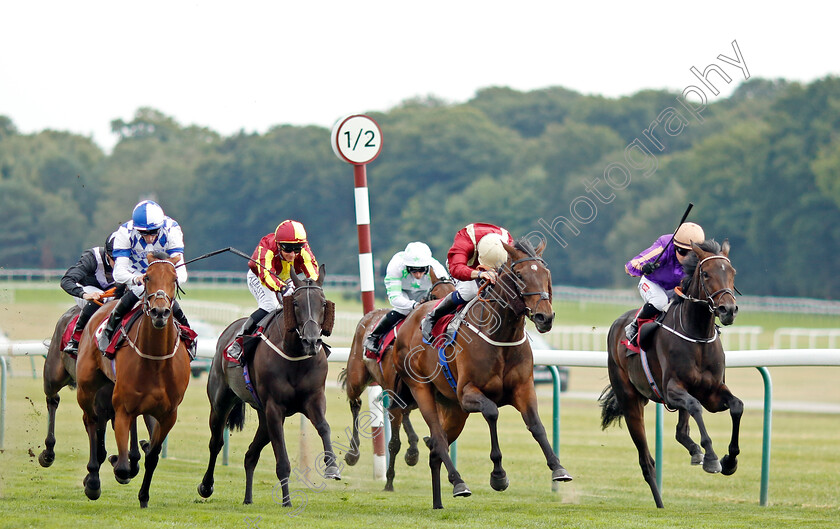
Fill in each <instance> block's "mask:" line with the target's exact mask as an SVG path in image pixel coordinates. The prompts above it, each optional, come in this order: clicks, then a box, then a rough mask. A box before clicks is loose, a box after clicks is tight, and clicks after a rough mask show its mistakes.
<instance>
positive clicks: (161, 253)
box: [152, 250, 169, 261]
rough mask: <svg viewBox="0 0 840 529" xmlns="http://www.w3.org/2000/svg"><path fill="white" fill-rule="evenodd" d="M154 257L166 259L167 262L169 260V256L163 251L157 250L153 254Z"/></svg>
mask: <svg viewBox="0 0 840 529" xmlns="http://www.w3.org/2000/svg"><path fill="white" fill-rule="evenodd" d="M152 257H154V258H155V259H165V260H167V261H168V260H169V254H168V253H166V252H164V251H163V250H155V251H154V252H152Z"/></svg>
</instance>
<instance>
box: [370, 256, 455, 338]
mask: <svg viewBox="0 0 840 529" xmlns="http://www.w3.org/2000/svg"><path fill="white" fill-rule="evenodd" d="M430 268H433V269H434V271H435V275H436V276H437V278H438V279H445V278H448V277H449V273H448V272H447V271H446V268H444V267H443V265H442V264H440V262H439V261H438V260H437V259H435V258H434V257H432V250H430V249H429V247H428V246H427V245H426V244H425V243H422V242H410V243H408V246H406V247H405V250H403V251H401V252H397V253H396V254H394V256H393V257H392V258H391V260H390V261H389V262H388V267H387V268H386V269H385V292H386V293H387V294H388V301H390V302H391V306H392V307H394V308H393V310H391V311H390V312H388V314H386V315H385V316H384V317H383V318H382V319H381V320H380V321H379V323H378V324H377V325H376V327H375V328H374V329H373V330H372V331H371V332H370V334H369V335H368V336H367V338H365V343H364V347H365V349H367V350H368V351H371V352H376V348H377V347H378V345H379V341H380V340H381V339H382V336H383V335H384V334H385V333H387V332H388V331H389V330H391V328H392V327H393V326H394V325H396V324H397V323H399V321H400V320H401V319H403V318H405V317H406V316H407V315H408V313H409V312H411V311H412V310H413V309H414V307H416V306H417V305H418V304H420V303H421V301H422V300H423V298H425V297H426V296H427V295H428V294H429V290H430V289H431V288H432V286H433V285H432V281H431V279H430V278H429V269H430Z"/></svg>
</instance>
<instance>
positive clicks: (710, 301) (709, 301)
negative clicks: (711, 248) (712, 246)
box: [682, 255, 738, 314]
mask: <svg viewBox="0 0 840 529" xmlns="http://www.w3.org/2000/svg"><path fill="white" fill-rule="evenodd" d="M712 259H723V260H725V261H726V262H727V263H729V264H732V262H731V261H730V260H729V258H728V257H726V256H725V255H710V256H709V257H706V258H705V259H703V260H701V261H700V262H699V263H697V274H698V276H699V278H700V279H699V283H700V288H701V289H702V290H703V293H704V294H706V299H697V298H693V297H691V296H689V295H688V294H683V295H682V297H683V299H686V300H688V301H692V302H695V303H705V304H706V305H707V306H708V308H709V312H711V313H712V314H714V313H715V312H717V309H718V307H719V305H716V304H715V297H717V296H722V295H726V294H729V295H730V296H732V301H734V302H736V303H737V301H738V300H737V299H736V298H735V293H734V292H733V291H732V289H731V288H721V289H720V290H717V291H715V292H713V293H711V294H710V293H709V289H708V287H707V286H706V282H705V281H704V280H703V274H702V272H703V263H705V262H706V261H710V260H712Z"/></svg>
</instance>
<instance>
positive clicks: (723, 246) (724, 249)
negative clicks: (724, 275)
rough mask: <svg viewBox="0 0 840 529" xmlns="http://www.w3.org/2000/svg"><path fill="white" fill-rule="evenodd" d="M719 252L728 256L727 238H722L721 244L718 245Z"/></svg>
mask: <svg viewBox="0 0 840 529" xmlns="http://www.w3.org/2000/svg"><path fill="white" fill-rule="evenodd" d="M720 253H721V255H723V256H725V257H729V239H724V240H723V244H721V245H720Z"/></svg>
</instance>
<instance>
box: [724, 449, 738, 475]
mask: <svg viewBox="0 0 840 529" xmlns="http://www.w3.org/2000/svg"><path fill="white" fill-rule="evenodd" d="M720 464H721V473H722V474H723V475H724V476H731V475H732V474H734V473H735V471H736V470H738V460H737V459H736V458H734V457H729V455H728V454H727V455H725V456H723V459H721V460H720Z"/></svg>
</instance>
